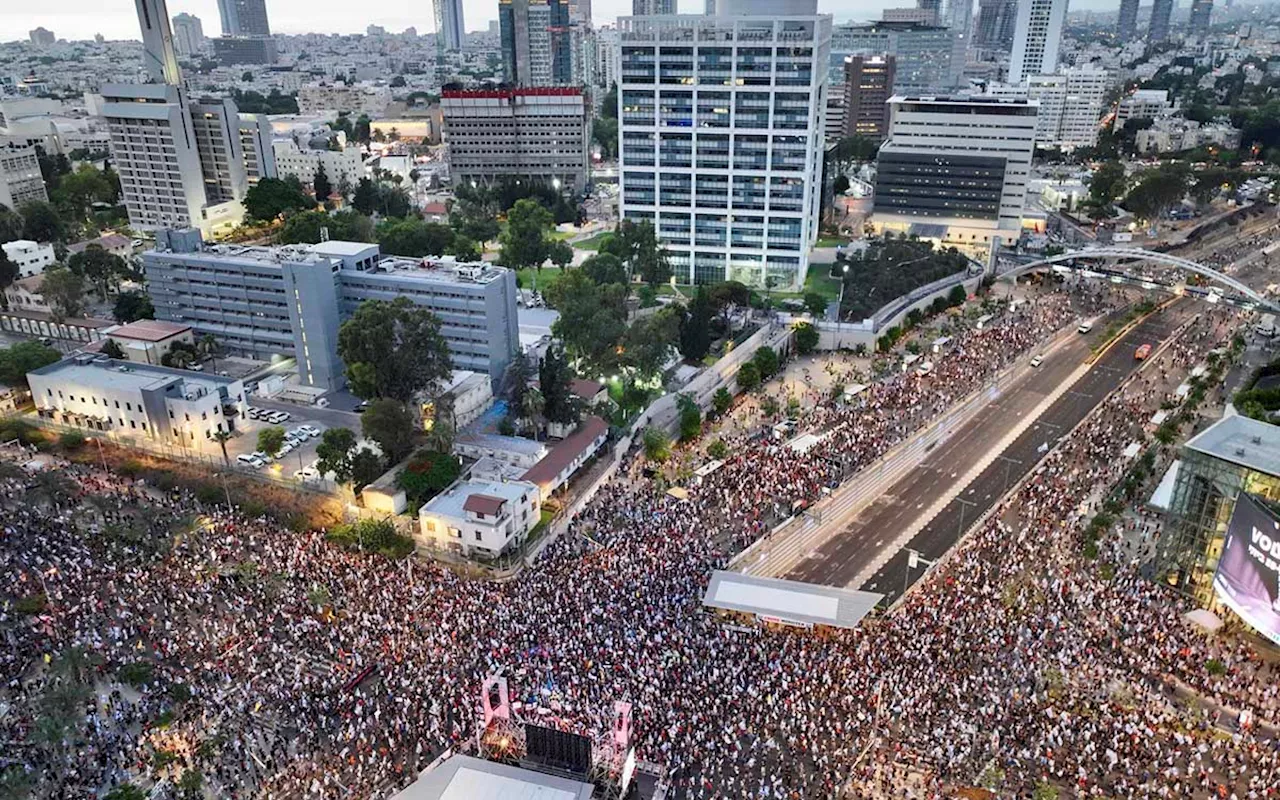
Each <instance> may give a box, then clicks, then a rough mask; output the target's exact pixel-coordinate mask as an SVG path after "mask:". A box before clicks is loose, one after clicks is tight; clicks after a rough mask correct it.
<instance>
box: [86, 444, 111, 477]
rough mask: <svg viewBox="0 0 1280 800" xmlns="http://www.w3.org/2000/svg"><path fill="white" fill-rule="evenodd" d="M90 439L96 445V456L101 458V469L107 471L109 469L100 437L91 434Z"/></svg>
mask: <svg viewBox="0 0 1280 800" xmlns="http://www.w3.org/2000/svg"><path fill="white" fill-rule="evenodd" d="M90 441H91V442H93V443H94V444H96V445H97V446H98V458H100V459H102V471H103V472H109V471H110V470H108V469H107V454H106V453H104V452H103V451H102V437H101V436H93V437H91V438H90Z"/></svg>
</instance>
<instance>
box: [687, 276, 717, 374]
mask: <svg viewBox="0 0 1280 800" xmlns="http://www.w3.org/2000/svg"><path fill="white" fill-rule="evenodd" d="M715 315H716V312H715V307H714V306H713V305H712V303H711V295H710V293H709V292H708V291H707V289H706V287H705V286H699V287H698V290H697V292H696V293H695V294H694V295H693V300H691V301H690V302H689V313H688V315H686V316H685V318H684V324H683V325H681V326H680V355H682V356H684V357H685V359H686V360H687V361H691V362H698V361H701V360H702V359H703V358H705V357H706V355H707V353H708V352H709V351H710V350H711V320H712V319H714V318H715Z"/></svg>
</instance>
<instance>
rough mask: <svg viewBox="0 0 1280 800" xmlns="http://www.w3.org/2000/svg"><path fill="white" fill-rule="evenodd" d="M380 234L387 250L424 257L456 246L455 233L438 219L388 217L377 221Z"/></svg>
mask: <svg viewBox="0 0 1280 800" xmlns="http://www.w3.org/2000/svg"><path fill="white" fill-rule="evenodd" d="M377 237H378V245H379V246H380V247H381V248H382V252H384V253H389V254H391V255H396V256H408V257H410V258H421V257H423V256H439V255H444V253H445V252H446V251H447V250H448V249H449V248H450V247H451V246H452V245H453V240H454V233H453V229H451V228H450V227H449V226H448V225H441V224H439V223H436V222H423V221H422V220H420V219H417V218H409V219H388V220H385V221H383V222H381V223H379V224H378V230H377Z"/></svg>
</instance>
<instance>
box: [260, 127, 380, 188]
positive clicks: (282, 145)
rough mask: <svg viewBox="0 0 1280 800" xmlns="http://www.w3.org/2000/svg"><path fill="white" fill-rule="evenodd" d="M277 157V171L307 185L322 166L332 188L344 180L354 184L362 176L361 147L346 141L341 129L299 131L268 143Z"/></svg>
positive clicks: (278, 173) (312, 180)
mask: <svg viewBox="0 0 1280 800" xmlns="http://www.w3.org/2000/svg"><path fill="white" fill-rule="evenodd" d="M271 151H272V154H273V155H274V156H275V160H276V174H277V175H278V176H279V177H281V178H284V177H288V176H293V177H295V178H297V179H298V180H300V181H302V182H303V183H304V184H306V185H307V186H310V185H311V184H312V183H313V182H314V181H315V177H316V170H317V169H319V168H320V167H321V166H323V167H324V174H325V176H326V177H327V178H328V179H329V184H330V185H331V186H333V187H334V188H335V189H336V188H337V187H338V186H339V185H340V184H342V183H343V182H344V181H345V182H346V183H348V184H350V185H351V186H353V187H354V186H355V185H356V184H357V183H359V182H360V179H361V178H363V177H364V164H363V163H362V162H361V160H360V148H359V147H357V146H355V145H354V144H348V143H347V137H346V134H344V133H342V132H341V131H330V132H328V133H320V132H306V131H302V132H298V133H296V134H294V135H293V136H290V137H288V138H284V139H276V140H274V141H273V142H272V143H271Z"/></svg>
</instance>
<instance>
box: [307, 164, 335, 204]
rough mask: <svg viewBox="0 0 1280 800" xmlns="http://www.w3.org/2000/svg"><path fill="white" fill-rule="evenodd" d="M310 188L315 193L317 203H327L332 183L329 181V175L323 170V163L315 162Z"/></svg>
mask: <svg viewBox="0 0 1280 800" xmlns="http://www.w3.org/2000/svg"><path fill="white" fill-rule="evenodd" d="M311 188H312V189H313V190H314V191H315V193H316V202H317V203H327V202H328V201H329V195H331V194H333V184H331V183H329V175H328V173H326V172H325V171H324V164H316V174H315V176H314V177H313V178H312V179H311Z"/></svg>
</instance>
